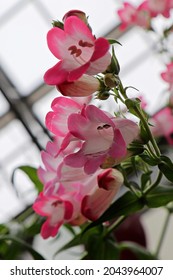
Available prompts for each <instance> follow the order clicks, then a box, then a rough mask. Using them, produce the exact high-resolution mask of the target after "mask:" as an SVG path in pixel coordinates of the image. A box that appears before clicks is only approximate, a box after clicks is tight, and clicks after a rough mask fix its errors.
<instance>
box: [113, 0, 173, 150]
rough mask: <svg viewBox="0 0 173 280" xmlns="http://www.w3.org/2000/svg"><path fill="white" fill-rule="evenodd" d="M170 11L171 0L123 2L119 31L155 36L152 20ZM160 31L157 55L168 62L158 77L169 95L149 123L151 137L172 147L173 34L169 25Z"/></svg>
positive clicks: (169, 15) (168, 13)
mask: <svg viewBox="0 0 173 280" xmlns="http://www.w3.org/2000/svg"><path fill="white" fill-rule="evenodd" d="M172 9H173V1H172V0H164V1H163V0H145V1H143V2H142V3H141V4H139V5H138V6H134V5H132V4H130V3H128V2H124V6H123V8H121V9H119V10H118V12H117V13H118V15H119V17H120V20H121V25H120V29H121V30H124V29H126V28H128V27H129V26H139V27H141V28H143V29H146V30H150V31H152V32H153V33H155V35H157V32H155V29H154V27H153V25H152V20H154V19H155V18H156V17H157V16H159V15H162V17H165V18H170V17H171V12H172ZM163 26H164V25H163ZM160 29H161V28H160ZM162 29H163V30H162V31H161V30H160V32H162V36H161V38H159V41H161V42H160V49H159V53H160V54H163V53H166V55H167V61H169V62H167V63H166V65H165V67H166V70H165V71H163V72H161V73H160V77H161V79H162V80H163V81H164V82H166V83H167V84H168V88H167V90H168V93H169V98H168V102H167V104H166V105H165V104H163V105H162V108H161V109H160V111H159V112H156V113H154V114H153V115H152V116H150V117H151V118H150V123H151V124H152V125H153V126H152V127H151V131H152V133H153V135H154V136H155V137H156V138H157V137H164V138H166V140H167V142H168V144H170V145H172V144H173V141H172V133H173V124H172V120H173V111H172V109H171V108H172V107H173V62H172V54H171V53H170V50H169V38H170V37H171V36H172V34H173V26H172V24H171V25H170V26H169V27H168V26H166V28H165V29H164V28H163V27H162ZM171 46H172V44H171ZM171 48H172V47H171ZM141 104H142V103H141ZM145 109H146V104H145Z"/></svg>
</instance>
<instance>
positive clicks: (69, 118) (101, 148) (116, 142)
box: [46, 97, 139, 174]
mask: <svg viewBox="0 0 173 280" xmlns="http://www.w3.org/2000/svg"><path fill="white" fill-rule="evenodd" d="M52 108H53V110H54V111H53V112H49V113H48V115H47V117H46V125H47V127H48V129H49V130H50V131H52V132H53V133H54V134H55V135H56V136H59V137H64V140H63V141H62V145H61V150H65V149H66V148H67V147H68V145H69V144H70V143H71V142H74V141H77V143H81V144H80V145H79V144H78V147H79V148H78V151H76V152H73V153H71V154H69V155H67V156H66V157H65V158H64V161H65V163H66V164H67V165H70V166H72V167H77V168H78V167H82V166H84V170H85V172H86V173H88V174H91V173H94V172H95V171H96V170H97V168H98V167H99V166H101V165H102V164H103V163H104V161H105V160H106V161H107V159H110V158H111V159H113V160H112V162H113V163H115V162H116V163H118V162H120V161H121V160H122V159H124V158H125V157H126V155H127V146H128V145H129V144H130V143H131V142H132V141H133V140H134V139H136V138H137V136H138V133H139V129H138V126H137V124H135V123H134V122H133V121H130V120H127V119H122V118H115V117H113V116H112V115H110V114H109V113H107V112H104V111H102V110H100V109H99V108H97V107H96V106H94V105H84V106H83V107H81V106H79V104H77V103H75V102H74V101H71V100H69V99H67V98H63V97H61V98H57V99H55V100H54V101H53V105H52ZM111 166H112V165H111ZM109 167H110V166H109Z"/></svg>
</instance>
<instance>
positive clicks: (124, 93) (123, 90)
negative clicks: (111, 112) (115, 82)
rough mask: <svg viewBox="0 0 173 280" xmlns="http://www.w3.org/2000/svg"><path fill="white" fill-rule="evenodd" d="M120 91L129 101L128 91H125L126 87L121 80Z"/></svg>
mask: <svg viewBox="0 0 173 280" xmlns="http://www.w3.org/2000/svg"><path fill="white" fill-rule="evenodd" d="M119 90H120V92H121V94H122V96H123V97H124V98H125V99H127V98H128V97H127V94H126V91H125V89H124V87H123V84H122V82H121V80H120V84H119Z"/></svg>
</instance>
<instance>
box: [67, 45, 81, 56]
mask: <svg viewBox="0 0 173 280" xmlns="http://www.w3.org/2000/svg"><path fill="white" fill-rule="evenodd" d="M68 50H69V51H71V55H76V57H78V56H80V55H81V54H82V51H81V49H78V48H77V47H76V46H71V47H69V48H68Z"/></svg>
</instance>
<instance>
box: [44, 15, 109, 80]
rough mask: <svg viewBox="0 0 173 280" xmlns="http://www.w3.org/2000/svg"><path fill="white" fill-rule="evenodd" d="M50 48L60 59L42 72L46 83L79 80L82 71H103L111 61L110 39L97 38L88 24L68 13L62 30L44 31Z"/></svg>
mask: <svg viewBox="0 0 173 280" xmlns="http://www.w3.org/2000/svg"><path fill="white" fill-rule="evenodd" d="M47 43H48V47H49V49H50V51H51V52H52V53H53V55H54V56H55V57H56V58H58V59H59V60H60V61H59V62H58V63H57V64H56V65H55V66H53V67H52V68H50V69H49V70H48V71H47V72H46V73H45V75H44V80H45V82H46V83H47V84H49V85H60V84H62V83H64V82H73V81H75V80H78V79H79V78H80V77H81V76H82V75H83V74H88V75H95V74H98V73H101V72H103V71H105V70H106V68H107V67H108V65H109V64H110V62H111V55H110V53H109V42H108V41H107V40H106V39H105V38H98V39H96V38H95V37H94V36H93V35H92V33H91V30H90V29H89V27H88V26H87V25H86V24H85V23H84V22H83V21H82V20H81V19H80V18H78V17H77V16H69V17H67V19H66V20H65V22H64V30H62V29H61V28H58V27H54V28H52V29H51V30H50V31H49V32H48V34H47Z"/></svg>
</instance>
